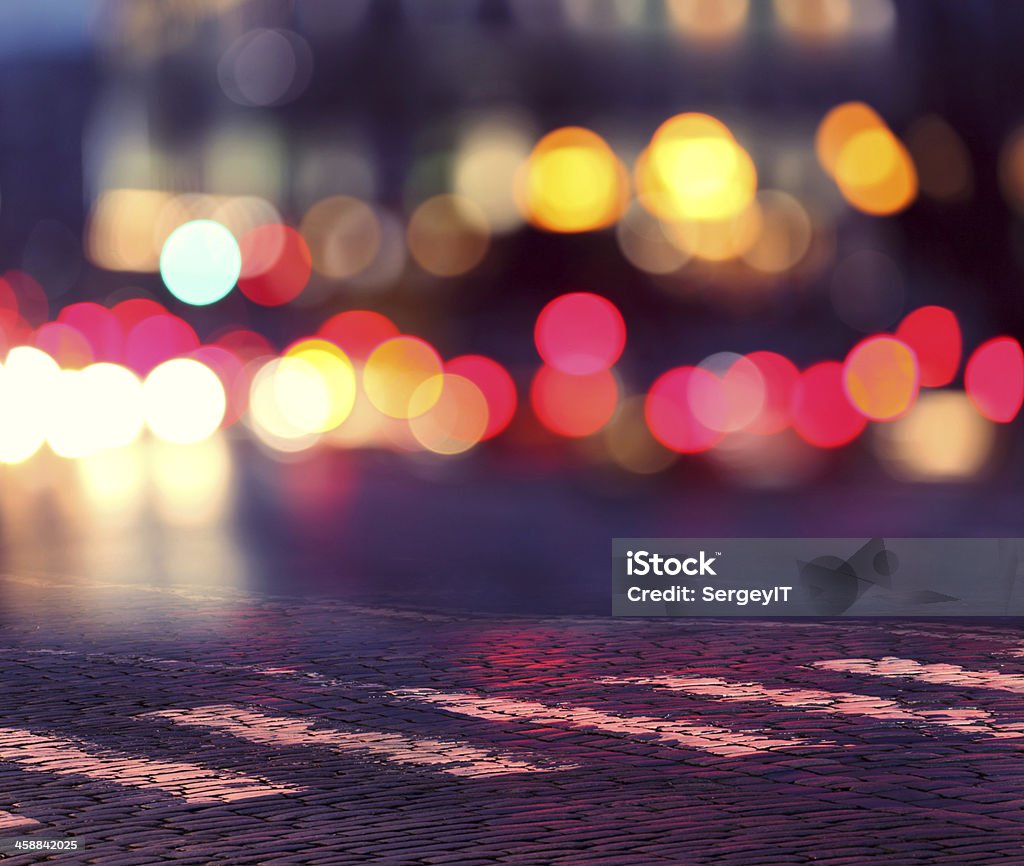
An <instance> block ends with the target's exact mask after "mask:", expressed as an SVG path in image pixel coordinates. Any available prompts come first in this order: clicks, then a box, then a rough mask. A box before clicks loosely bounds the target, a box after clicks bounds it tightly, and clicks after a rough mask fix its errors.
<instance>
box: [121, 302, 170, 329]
mask: <svg viewBox="0 0 1024 866" xmlns="http://www.w3.org/2000/svg"><path fill="white" fill-rule="evenodd" d="M110 312H111V313H112V314H113V316H114V318H115V319H117V321H118V322H120V323H121V330H122V331H123V332H124V336H125V337H127V336H128V334H129V333H131V330H132V328H134V327H135V326H136V325H137V324H139V322H141V321H143V320H145V319H148V318H149V317H150V316H165V315H168V313H167V308H166V307H164V305H163V304H161V303H159V302H158V301H154V300H151V299H149V298H129V299H128V300H127V301H121V302H120V303H119V304H114V306H113V307H111V308H110Z"/></svg>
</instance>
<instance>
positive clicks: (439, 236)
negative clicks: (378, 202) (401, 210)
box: [406, 195, 491, 277]
mask: <svg viewBox="0 0 1024 866" xmlns="http://www.w3.org/2000/svg"><path fill="white" fill-rule="evenodd" d="M490 238H491V229H490V226H489V225H488V222H487V217H486V216H485V214H484V212H483V210H482V209H481V208H480V206H479V205H477V204H476V203H474V202H473V201H471V200H470V199H467V198H463V197H461V196H455V195H436V196H434V197H433V198H429V199H427V200H426V201H425V202H423V203H422V204H421V205H420V206H419V207H417V208H416V210H415V211H413V214H412V217H411V218H410V220H409V226H408V229H407V230H406V241H407V243H408V245H409V252H410V253H411V254H412V257H413V258H414V259H415V260H416V263H417V264H418V265H419V266H420V267H421V268H423V270H425V271H427V272H428V273H431V274H434V275H435V276H438V277H454V276H458V275H459V274H464V273H466V272H467V271H470V270H472V269H473V268H475V267H476V266H477V265H478V264H479V263H480V261H481V260H482V259H483V257H484V255H485V254H486V253H487V248H488V247H489V246H490V242H491V240H490Z"/></svg>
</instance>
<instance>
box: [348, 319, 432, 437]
mask: <svg viewBox="0 0 1024 866" xmlns="http://www.w3.org/2000/svg"><path fill="white" fill-rule="evenodd" d="M442 372H443V369H442V366H441V359H440V358H439V357H438V356H437V352H435V351H434V350H433V349H432V348H431V347H430V346H429V345H428V344H427V343H425V342H424V341H423V340H420V339H417V338H416V337H394V338H392V339H390V340H385V341H384V342H383V343H381V344H380V345H379V346H378V347H377V348H376V349H374V350H373V352H372V353H371V355H370V357H369V358H367V359H366V366H365V367H364V368H363V388H364V390H365V391H366V396H367V397H368V398H369V399H370V402H371V403H372V404H373V406H374V407H375V408H376V409H378V410H379V411H381V412H383V413H384V414H385V415H388V416H389V417H391V418H415V417H416V416H417V415H422V414H423V413H424V412H426V411H427V410H429V409H430V407H431V406H433V405H434V404H435V403H436V402H437V401H438V400H439V399H440V397H441V389H442V386H443V382H444V380H443V378H442V376H441V373H442ZM420 386H425V387H420Z"/></svg>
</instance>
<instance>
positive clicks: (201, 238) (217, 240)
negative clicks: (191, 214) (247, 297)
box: [160, 219, 242, 306]
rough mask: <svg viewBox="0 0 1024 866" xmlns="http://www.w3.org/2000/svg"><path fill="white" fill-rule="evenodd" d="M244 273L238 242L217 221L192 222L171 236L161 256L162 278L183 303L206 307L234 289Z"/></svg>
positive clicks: (179, 228)
mask: <svg viewBox="0 0 1024 866" xmlns="http://www.w3.org/2000/svg"><path fill="white" fill-rule="evenodd" d="M241 270H242V254H241V252H240V251H239V249H238V241H236V240H235V237H234V235H232V234H231V232H230V231H228V230H227V229H226V228H225V227H224V226H222V225H221V224H220V223H218V222H214V221H213V220H205V219H203V220H192V221H191V222H187V223H185V224H184V225H182V226H179V227H178V228H176V229H175V230H174V231H173V232H171V234H170V236H169V237H168V238H167V240H166V241H165V243H164V248H163V252H161V254H160V276H161V277H162V278H163V281H164V285H166V286H167V289H168V291H169V292H170V293H171V294H172V295H174V297H176V298H177V299H178V300H179V301H184V302H185V303H186V304H192V305H194V306H204V305H206V304H212V303H214V302H215V301H219V300H220V299H221V298H223V297H224V296H225V295H226V294H227V293H228V292H230V291H231V289H232V288H233V287H234V285H235V283H236V282H237V280H238V275H239V274H240V273H241Z"/></svg>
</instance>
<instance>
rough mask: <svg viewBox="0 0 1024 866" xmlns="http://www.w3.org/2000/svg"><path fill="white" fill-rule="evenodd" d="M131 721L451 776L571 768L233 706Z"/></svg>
mask: <svg viewBox="0 0 1024 866" xmlns="http://www.w3.org/2000/svg"><path fill="white" fill-rule="evenodd" d="M137 718H162V719H166V720H168V721H171V722H173V723H174V724H177V725H191V726H199V727H204V728H210V729H211V730H215V731H220V732H223V733H226V734H231V735H232V736H235V737H239V738H240V739H244V740H248V741H249V742H252V743H258V744H259V745H263V746H321V747H327V748H330V749H333V750H335V751H341V752H357V753H363V754H368V755H374V756H376V757H381V758H385V759H386V760H389V761H395V762H398V763H402V764H419V765H423V766H428V767H431V768H433V769H436V770H438V771H439V772H442V773H447V774H449V775H452V776H471V777H477V778H482V777H487V776H507V775H512V774H518V773H542V772H549V771H552V770H568V769H572V768H573V767H574V766H575V765H571V764H557V765H556V764H550V765H545V764H537V763H533V762H531V761H526V760H522V759H521V758H514V757H512V756H510V755H507V754H504V753H502V752H500V751H498V750H496V749H484V748H479V747H476V746H471V745H469V744H467V743H462V742H457V741H453V740H436V739H430V738H427V737H409V736H405V735H404V734H396V733H393V732H386V731H367V730H359V731H341V730H337V729H335V728H319V727H314V725H313V723H312V722H311V721H308V720H306V719H302V718H296V717H295V716H281V715H269V714H266V713H261V712H257V711H254V710H249V709H242V708H240V707H234V706H225V705H222V706H206V707H195V708H192V709H176V710H161V711H158V712H155V713H146V714H145V716H138V717H137Z"/></svg>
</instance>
